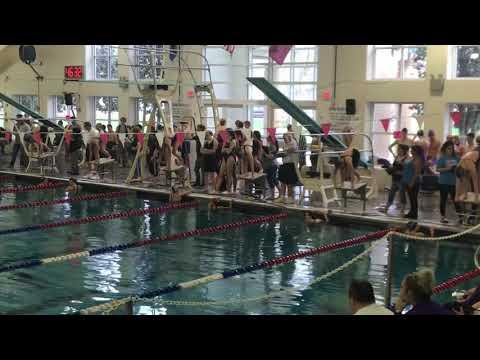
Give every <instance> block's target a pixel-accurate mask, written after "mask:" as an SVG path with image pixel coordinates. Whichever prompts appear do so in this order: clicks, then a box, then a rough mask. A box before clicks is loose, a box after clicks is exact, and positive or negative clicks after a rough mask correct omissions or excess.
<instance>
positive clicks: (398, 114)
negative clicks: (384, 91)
mask: <svg viewBox="0 0 480 360" xmlns="http://www.w3.org/2000/svg"><path fill="white" fill-rule="evenodd" d="M371 111H372V117H371V119H372V123H371V138H372V142H373V152H374V154H375V157H376V158H378V159H388V160H389V161H393V156H392V154H390V152H389V151H388V147H389V146H390V144H392V143H393V142H394V141H395V139H394V137H393V133H394V132H395V131H401V130H402V129H403V128H407V129H408V133H409V135H410V136H411V137H413V136H414V135H416V133H417V131H418V130H419V129H420V128H419V126H418V121H417V117H418V116H423V113H424V108H423V104H420V103H418V104H398V103H393V104H392V103H390V104H388V103H374V104H371ZM381 119H391V120H390V123H389V127H388V131H385V129H384V128H383V125H382V123H381V122H380V120H381Z"/></svg>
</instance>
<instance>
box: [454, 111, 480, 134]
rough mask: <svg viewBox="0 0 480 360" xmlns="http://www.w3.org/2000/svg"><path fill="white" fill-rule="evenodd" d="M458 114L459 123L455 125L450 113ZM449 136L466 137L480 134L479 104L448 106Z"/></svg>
mask: <svg viewBox="0 0 480 360" xmlns="http://www.w3.org/2000/svg"><path fill="white" fill-rule="evenodd" d="M457 111H458V112H460V113H461V118H460V123H459V124H458V125H455V124H454V123H453V121H452V118H451V117H450V113H452V112H457ZM447 129H448V130H449V134H451V135H459V136H466V135H467V134H468V133H470V132H473V133H474V134H475V135H479V133H480V104H450V105H449V113H448V126H447Z"/></svg>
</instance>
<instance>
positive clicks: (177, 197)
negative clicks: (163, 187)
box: [169, 185, 192, 203]
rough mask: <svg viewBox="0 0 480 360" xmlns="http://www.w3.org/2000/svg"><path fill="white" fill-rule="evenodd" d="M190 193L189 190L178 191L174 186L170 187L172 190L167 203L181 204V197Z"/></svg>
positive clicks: (190, 190)
mask: <svg viewBox="0 0 480 360" xmlns="http://www.w3.org/2000/svg"><path fill="white" fill-rule="evenodd" d="M191 192H192V189H191V188H186V189H184V190H180V189H178V188H177V187H176V186H175V185H174V186H172V189H171V191H170V197H169V202H171V203H176V202H182V201H183V197H184V196H186V195H188V194H190V193H191Z"/></svg>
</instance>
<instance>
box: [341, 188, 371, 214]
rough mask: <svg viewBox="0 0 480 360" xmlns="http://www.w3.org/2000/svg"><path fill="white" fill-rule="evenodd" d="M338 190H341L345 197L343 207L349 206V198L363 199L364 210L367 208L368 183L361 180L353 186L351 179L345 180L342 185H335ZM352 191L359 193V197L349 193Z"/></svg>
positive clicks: (343, 197)
mask: <svg viewBox="0 0 480 360" xmlns="http://www.w3.org/2000/svg"><path fill="white" fill-rule="evenodd" d="M335 189H336V190H338V191H340V192H341V194H342V199H343V207H344V208H347V200H348V199H356V200H362V202H363V212H365V211H366V209H367V183H365V182H359V183H356V184H355V186H352V183H351V182H349V181H346V182H344V183H343V184H342V185H341V186H337V187H335ZM350 192H353V193H354V194H358V195H359V197H356V196H351V195H349V193H350Z"/></svg>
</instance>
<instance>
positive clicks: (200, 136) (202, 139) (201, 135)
mask: <svg viewBox="0 0 480 360" xmlns="http://www.w3.org/2000/svg"><path fill="white" fill-rule="evenodd" d="M206 133H207V132H206V131H197V136H198V140H199V141H200V145H201V146H202V147H203V144H205V134H206Z"/></svg>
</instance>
